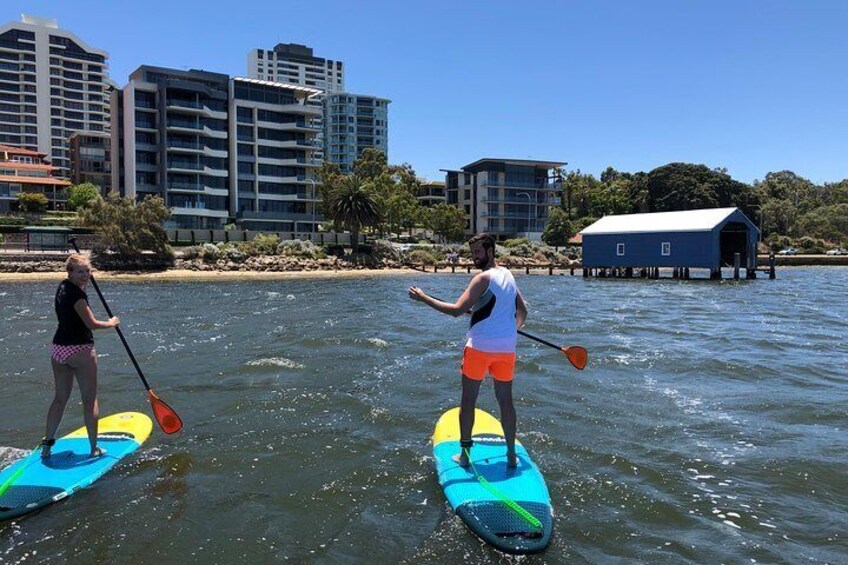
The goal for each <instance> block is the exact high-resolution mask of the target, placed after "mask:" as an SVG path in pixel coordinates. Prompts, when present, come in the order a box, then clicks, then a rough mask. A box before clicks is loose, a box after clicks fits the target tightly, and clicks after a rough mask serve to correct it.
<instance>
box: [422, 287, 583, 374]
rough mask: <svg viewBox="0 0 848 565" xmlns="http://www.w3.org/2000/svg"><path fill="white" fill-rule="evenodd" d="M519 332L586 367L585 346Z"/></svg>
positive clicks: (577, 364) (580, 366)
mask: <svg viewBox="0 0 848 565" xmlns="http://www.w3.org/2000/svg"><path fill="white" fill-rule="evenodd" d="M430 297H431V298H435V299H436V300H438V301H440V302H444V300H442V299H441V298H438V297H436V296H433V295H432V294H431V295H430ZM466 314H471V312H466ZM518 333H519V334H520V335H523V336H524V337H526V338H528V339H532V340H533V341H536V342H539V343H541V344H542V345H547V346H548V347H552V348H554V349H556V350H557V351H559V352H561V353H563V354H564V355H565V356H566V357H567V358H568V362H569V363H571V364H572V365H573V366H574V368H575V369H578V370H580V371H582V370H583V369H585V368H586V363H588V362H589V352H588V351H586V348H585V347H581V346H579V345H571V346H568V347H566V346H565V345H557V344H555V343H551V342H550V341H546V340H544V339H542V338H540V337H536V336H535V335H533V334H529V333H527V332H525V331H523V330H518Z"/></svg>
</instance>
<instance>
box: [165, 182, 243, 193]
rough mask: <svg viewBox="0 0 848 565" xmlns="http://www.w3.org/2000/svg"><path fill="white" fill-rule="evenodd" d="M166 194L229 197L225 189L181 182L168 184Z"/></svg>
mask: <svg viewBox="0 0 848 565" xmlns="http://www.w3.org/2000/svg"><path fill="white" fill-rule="evenodd" d="M168 192H178V193H180V194H206V195H208V196H229V195H230V190H229V189H227V188H212V187H209V186H206V185H204V184H188V183H181V182H171V183H169V184H168Z"/></svg>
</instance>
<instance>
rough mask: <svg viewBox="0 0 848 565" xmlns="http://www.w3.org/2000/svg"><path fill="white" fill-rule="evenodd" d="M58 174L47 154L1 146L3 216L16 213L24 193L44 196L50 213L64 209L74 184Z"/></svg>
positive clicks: (0, 206)
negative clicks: (55, 172) (71, 186)
mask: <svg viewBox="0 0 848 565" xmlns="http://www.w3.org/2000/svg"><path fill="white" fill-rule="evenodd" d="M54 171H55V168H54V167H53V166H52V165H51V164H50V163H49V162H48V161H47V156H46V155H45V154H44V153H39V152H38V151H31V150H29V149H21V148H20V147H11V146H9V145H0V212H9V211H16V210H17V209H18V196H19V195H20V194H21V193H22V192H29V193H40V194H43V195H44V196H45V197H46V198H47V201H48V208H49V209H50V210H61V209H64V206H65V202H67V200H68V195H67V192H66V191H65V188H67V187H68V186H70V184H71V183H70V182H69V181H67V180H65V179H59V178H55V177H54V176H53V173H54Z"/></svg>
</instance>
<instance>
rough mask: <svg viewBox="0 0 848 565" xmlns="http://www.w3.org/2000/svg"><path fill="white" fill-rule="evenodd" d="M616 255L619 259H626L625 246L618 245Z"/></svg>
mask: <svg viewBox="0 0 848 565" xmlns="http://www.w3.org/2000/svg"><path fill="white" fill-rule="evenodd" d="M615 254H616V255H617V256H619V257H624V244H623V243H617V244H616V246H615Z"/></svg>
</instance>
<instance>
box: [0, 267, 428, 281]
mask: <svg viewBox="0 0 848 565" xmlns="http://www.w3.org/2000/svg"><path fill="white" fill-rule="evenodd" d="M413 274H419V275H420V274H422V273H421V271H416V270H415V269H343V270H342V269H339V270H313V271H192V270H188V269H168V270H166V271H152V272H144V271H114V272H110V271H95V276H96V277H97V278H98V279H100V280H118V281H121V280H124V281H174V282H179V281H221V280H225V281H240V280H245V281H247V280H250V281H263V280H265V281H273V280H285V279H310V278H314V279H352V278H358V277H375V276H386V275H391V276H397V275H413ZM64 278H65V271H50V272H42V273H0V282H51V281H52V282H57V283H58V282H60V281H61V280H62V279H64Z"/></svg>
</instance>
